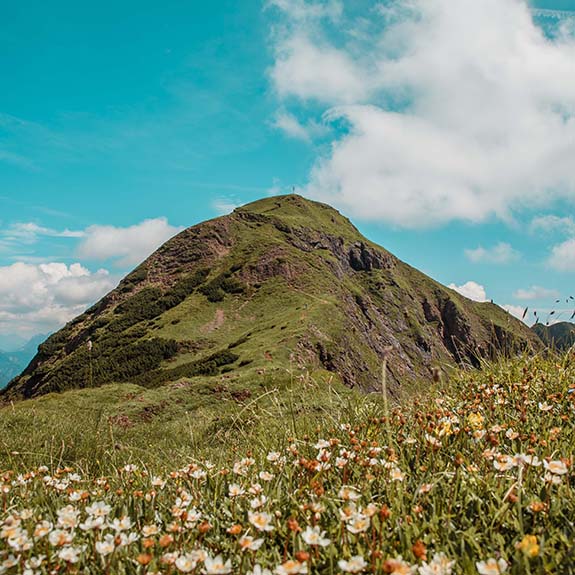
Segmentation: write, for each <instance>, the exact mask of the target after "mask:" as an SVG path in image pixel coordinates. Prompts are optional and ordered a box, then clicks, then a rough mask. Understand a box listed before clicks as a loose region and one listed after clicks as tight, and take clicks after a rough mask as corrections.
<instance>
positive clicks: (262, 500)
mask: <svg viewBox="0 0 575 575" xmlns="http://www.w3.org/2000/svg"><path fill="white" fill-rule="evenodd" d="M267 500H268V498H267V497H266V496H265V495H261V496H260V497H254V499H252V500H251V501H250V507H251V508H252V509H259V508H260V507H263V506H264V505H265V504H266V501H267Z"/></svg>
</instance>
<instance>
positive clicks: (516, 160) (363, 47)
mask: <svg viewBox="0 0 575 575" xmlns="http://www.w3.org/2000/svg"><path fill="white" fill-rule="evenodd" d="M271 4H273V5H274V6H275V7H276V8H277V9H279V13H280V24H279V25H278V26H276V29H275V32H274V34H273V38H272V39H273V42H274V46H275V62H274V65H273V66H272V68H271V71H270V78H271V81H272V84H273V86H274V88H275V90H276V92H277V93H278V95H279V96H280V97H281V98H282V99H283V102H284V104H286V103H287V104H289V102H290V101H291V100H297V101H300V102H301V101H304V102H310V103H313V104H314V105H320V106H322V107H323V111H324V112H325V114H326V115H325V118H326V119H327V120H328V121H333V122H337V125H338V126H341V127H342V129H341V130H339V131H338V133H339V134H340V135H339V137H338V138H337V139H336V140H335V141H334V142H333V143H332V146H331V148H330V150H329V151H328V152H327V153H323V154H322V155H321V156H320V157H319V158H318V160H317V162H316V164H315V166H314V167H313V169H312V171H311V174H310V180H309V183H308V185H307V188H306V193H307V194H308V195H310V196H312V197H315V198H318V199H320V200H324V201H328V202H330V203H334V204H336V205H338V206H340V207H342V208H344V209H346V210H348V211H349V212H350V213H352V214H354V215H357V216H359V217H364V218H372V219H378V220H380V221H387V222H390V223H394V224H397V225H400V226H406V227H423V226H431V225H438V224H442V223H445V222H448V221H450V220H464V221H472V222H481V221H485V220H487V219H490V218H493V217H496V218H500V219H504V220H507V219H510V218H512V217H513V215H514V212H516V211H520V210H523V209H535V208H537V207H540V206H548V205H549V204H550V203H552V202H553V201H557V200H561V199H569V200H572V199H575V169H574V167H573V157H574V154H575V39H574V38H573V37H572V36H570V35H568V34H566V33H558V34H556V35H554V36H553V37H549V36H546V35H545V33H544V32H543V31H542V30H541V29H540V28H539V27H538V26H537V25H536V24H535V23H534V21H533V17H532V14H531V13H530V11H529V6H528V3H527V2H526V1H525V0H482V1H481V2H477V0H458V1H457V2H453V1H452V0H398V1H397V2H393V3H390V2H384V3H383V6H382V7H381V9H380V10H379V12H373V13H371V14H370V18H369V19H366V18H365V15H363V18H359V17H358V18H353V17H352V16H350V14H351V11H352V7H353V4H352V2H351V1H350V2H348V3H347V4H346V5H345V8H346V11H342V10H340V9H339V8H338V6H339V3H334V2H323V3H321V2H313V3H306V2H304V1H303V0H300V1H289V0H281V1H280V0H276V1H275V2H272V3H271ZM306 7H307V8H308V10H307V11H306ZM322 7H323V9H322ZM366 22H368V23H367V24H366ZM369 22H371V23H369ZM281 23H283V26H282V24H281ZM278 29H279V31H278ZM334 29H335V32H334Z"/></svg>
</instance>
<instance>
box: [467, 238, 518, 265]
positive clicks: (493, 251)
mask: <svg viewBox="0 0 575 575" xmlns="http://www.w3.org/2000/svg"><path fill="white" fill-rule="evenodd" d="M465 256H466V257H467V259H468V260H470V261H472V262H474V263H490V264H507V263H509V262H513V261H517V260H518V259H519V258H520V254H519V252H517V251H516V250H514V249H513V248H512V247H511V245H510V244H507V243H505V242H499V243H498V244H497V245H495V246H493V247H491V248H484V247H483V246H479V247H478V248H475V249H467V250H465Z"/></svg>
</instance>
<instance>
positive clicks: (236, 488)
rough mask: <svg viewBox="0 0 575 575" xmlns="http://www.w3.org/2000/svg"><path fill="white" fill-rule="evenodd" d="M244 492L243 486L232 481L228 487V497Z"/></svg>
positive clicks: (237, 495)
mask: <svg viewBox="0 0 575 575" xmlns="http://www.w3.org/2000/svg"><path fill="white" fill-rule="evenodd" d="M244 493H245V490H244V488H243V487H242V486H241V485H238V484H237V483H232V484H230V486H229V487H228V495H229V496H230V497H239V496H240V495H243V494H244Z"/></svg>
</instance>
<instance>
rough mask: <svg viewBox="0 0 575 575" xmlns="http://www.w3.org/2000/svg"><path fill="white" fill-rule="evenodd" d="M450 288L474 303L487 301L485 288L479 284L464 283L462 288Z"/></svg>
mask: <svg viewBox="0 0 575 575" xmlns="http://www.w3.org/2000/svg"><path fill="white" fill-rule="evenodd" d="M448 287H449V288H451V289H452V290H455V291H456V292H457V293H460V294H461V295H462V296H465V297H466V298H469V299H472V300H473V301H478V302H484V301H487V293H486V292H485V288H484V287H483V286H482V285H481V284H478V283H477V282H474V281H468V282H467V283H464V284H463V285H460V286H458V285H455V284H449V286H448Z"/></svg>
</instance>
